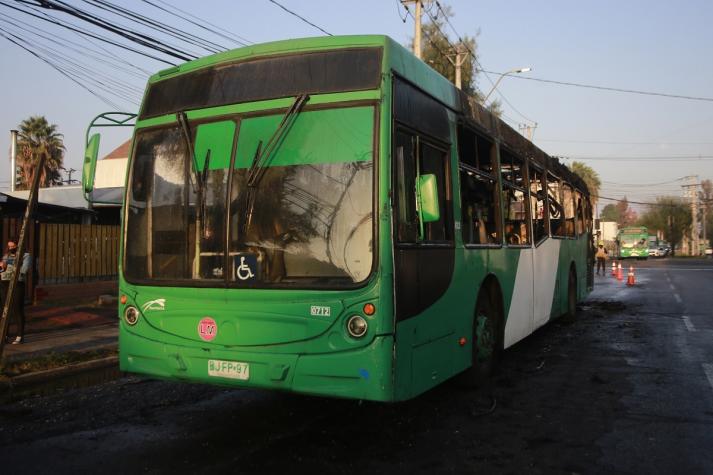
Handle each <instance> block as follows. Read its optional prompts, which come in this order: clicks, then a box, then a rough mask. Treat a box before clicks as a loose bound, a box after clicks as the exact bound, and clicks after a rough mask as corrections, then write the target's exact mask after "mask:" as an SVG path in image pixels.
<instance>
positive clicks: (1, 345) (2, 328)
mask: <svg viewBox="0 0 713 475" xmlns="http://www.w3.org/2000/svg"><path fill="white" fill-rule="evenodd" d="M45 158H46V154H44V153H43V154H41V155H40V159H39V160H38V161H37V166H36V168H35V176H34V178H33V180H32V186H31V187H30V196H29V197H28V198H27V207H26V208H25V217H24V218H23V220H22V228H21V229H20V236H19V238H18V240H17V255H16V257H15V272H14V274H13V276H12V279H10V284H9V285H8V289H7V295H6V296H5V305H3V308H2V317H0V359H2V354H3V350H4V349H5V335H7V328H8V326H9V323H10V322H9V318H8V317H9V316H10V309H11V308H12V305H13V304H14V300H15V287H17V284H18V282H19V277H20V269H21V268H22V261H23V258H24V257H25V236H26V235H27V233H28V225H29V224H30V222H31V220H32V219H31V218H32V215H33V214H34V211H35V205H36V204H37V195H38V194H39V189H40V177H41V176H42V167H44V164H45ZM21 285H25V284H24V282H23V283H21ZM20 305H25V302H20Z"/></svg>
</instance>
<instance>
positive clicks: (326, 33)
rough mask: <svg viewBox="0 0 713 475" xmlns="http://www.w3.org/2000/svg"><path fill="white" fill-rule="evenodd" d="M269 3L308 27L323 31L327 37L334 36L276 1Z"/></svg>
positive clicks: (270, 0)
mask: <svg viewBox="0 0 713 475" xmlns="http://www.w3.org/2000/svg"><path fill="white" fill-rule="evenodd" d="M267 1H268V2H270V3H273V4H275V5H277V6H278V7H280V8H282V9H283V10H285V11H286V12H287V13H289V14H290V15H292V16H295V17H297V18H299V19H300V20H302V21H303V22H305V23H307V24H308V25H311V26H313V27H315V28H317V29H318V30H319V31H321V32H322V33H324V34H325V35H329V36H334V35H332V34H331V33H330V32H328V31H327V30H325V29H324V28H322V27H320V26H317V25H315V24H314V23H312V22H311V21H309V20H308V19H306V18H305V17H303V16H301V15H299V14H297V13H295V12H293V11H292V10H289V9H287V8H286V7H285V6H283V5H281V4H279V3H278V2H276V1H275V0H267Z"/></svg>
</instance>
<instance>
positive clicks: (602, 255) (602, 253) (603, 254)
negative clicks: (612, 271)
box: [590, 243, 607, 275]
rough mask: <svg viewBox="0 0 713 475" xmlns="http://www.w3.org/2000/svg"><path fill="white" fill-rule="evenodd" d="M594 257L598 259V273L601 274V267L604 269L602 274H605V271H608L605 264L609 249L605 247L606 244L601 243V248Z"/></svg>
mask: <svg viewBox="0 0 713 475" xmlns="http://www.w3.org/2000/svg"><path fill="white" fill-rule="evenodd" d="M590 255H591V254H590ZM594 257H595V258H596V259H597V275H599V269H601V270H602V275H605V272H606V266H605V264H606V262H607V250H606V249H604V244H602V243H599V248H598V249H597V253H596V254H595V255H594Z"/></svg>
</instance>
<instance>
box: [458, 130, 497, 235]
mask: <svg viewBox="0 0 713 475" xmlns="http://www.w3.org/2000/svg"><path fill="white" fill-rule="evenodd" d="M458 144H459V154H460V156H459V160H460V195H461V222H462V226H461V232H462V235H463V243H464V244H480V245H484V244H500V233H499V231H498V228H499V226H498V221H499V218H498V206H497V200H498V191H497V180H496V179H495V178H494V177H493V176H492V175H491V173H492V171H493V166H492V164H493V163H495V160H494V159H493V154H494V153H495V146H494V145H493V142H492V141H490V140H488V139H487V138H485V137H482V136H480V135H477V134H475V133H474V132H472V131H470V130H469V129H466V128H464V127H461V128H459V129H458Z"/></svg>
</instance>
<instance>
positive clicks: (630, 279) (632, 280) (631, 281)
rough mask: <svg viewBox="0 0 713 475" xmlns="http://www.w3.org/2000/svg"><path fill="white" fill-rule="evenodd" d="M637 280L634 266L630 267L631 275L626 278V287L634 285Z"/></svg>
mask: <svg viewBox="0 0 713 475" xmlns="http://www.w3.org/2000/svg"><path fill="white" fill-rule="evenodd" d="M635 283H636V278H635V277H634V266H629V275H628V276H627V278H626V285H634V284H635Z"/></svg>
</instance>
